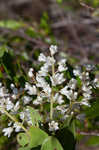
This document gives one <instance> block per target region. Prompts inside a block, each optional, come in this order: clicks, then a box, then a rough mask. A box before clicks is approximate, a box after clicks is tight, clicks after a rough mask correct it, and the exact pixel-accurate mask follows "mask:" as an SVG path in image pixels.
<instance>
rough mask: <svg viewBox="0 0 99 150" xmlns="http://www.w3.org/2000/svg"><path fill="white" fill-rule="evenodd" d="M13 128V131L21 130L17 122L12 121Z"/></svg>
mask: <svg viewBox="0 0 99 150" xmlns="http://www.w3.org/2000/svg"><path fill="white" fill-rule="evenodd" d="M13 128H15V132H19V131H20V130H21V127H20V126H19V125H18V123H14V125H13Z"/></svg>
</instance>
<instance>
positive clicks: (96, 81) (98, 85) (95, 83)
mask: <svg viewBox="0 0 99 150" xmlns="http://www.w3.org/2000/svg"><path fill="white" fill-rule="evenodd" d="M92 84H93V86H94V88H99V79H98V78H95V79H94V80H93V83H92Z"/></svg>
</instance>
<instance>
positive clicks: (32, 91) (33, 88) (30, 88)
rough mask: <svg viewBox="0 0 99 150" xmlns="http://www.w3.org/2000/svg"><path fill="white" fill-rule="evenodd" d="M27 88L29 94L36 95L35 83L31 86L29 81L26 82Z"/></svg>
mask: <svg viewBox="0 0 99 150" xmlns="http://www.w3.org/2000/svg"><path fill="white" fill-rule="evenodd" d="M25 90H26V91H27V93H28V94H29V95H36V94H37V89H36V86H35V85H33V86H31V85H30V84H29V83H28V82H26V84H25Z"/></svg>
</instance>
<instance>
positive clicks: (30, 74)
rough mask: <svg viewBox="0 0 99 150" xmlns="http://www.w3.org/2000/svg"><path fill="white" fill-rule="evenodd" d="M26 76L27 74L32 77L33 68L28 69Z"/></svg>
mask: <svg viewBox="0 0 99 150" xmlns="http://www.w3.org/2000/svg"><path fill="white" fill-rule="evenodd" d="M28 76H29V77H30V78H32V77H33V76H34V75H33V68H30V69H29V72H28Z"/></svg>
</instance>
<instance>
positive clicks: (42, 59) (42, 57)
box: [38, 53, 47, 62]
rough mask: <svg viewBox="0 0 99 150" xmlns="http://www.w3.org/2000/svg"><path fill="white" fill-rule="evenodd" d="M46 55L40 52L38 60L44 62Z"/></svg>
mask: <svg viewBox="0 0 99 150" xmlns="http://www.w3.org/2000/svg"><path fill="white" fill-rule="evenodd" d="M46 59H47V58H46V56H45V55H44V54H43V53H40V55H39V57H38V61H40V62H46Z"/></svg>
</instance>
